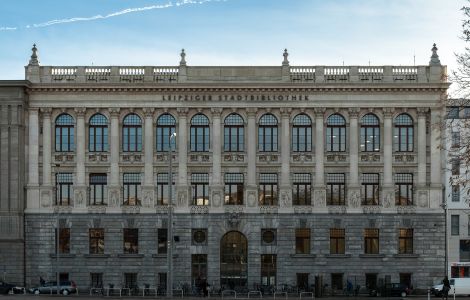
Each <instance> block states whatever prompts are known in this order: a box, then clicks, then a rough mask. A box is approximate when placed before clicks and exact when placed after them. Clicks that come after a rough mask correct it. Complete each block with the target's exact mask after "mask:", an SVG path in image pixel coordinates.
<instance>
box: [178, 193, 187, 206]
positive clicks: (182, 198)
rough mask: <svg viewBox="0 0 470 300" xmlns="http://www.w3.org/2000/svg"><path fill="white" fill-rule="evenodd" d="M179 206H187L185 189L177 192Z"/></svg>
mask: <svg viewBox="0 0 470 300" xmlns="http://www.w3.org/2000/svg"><path fill="white" fill-rule="evenodd" d="M177 205H178V206H179V207H185V206H187V197H186V192H185V191H179V192H178V204H177Z"/></svg>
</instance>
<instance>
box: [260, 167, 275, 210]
mask: <svg viewBox="0 0 470 300" xmlns="http://www.w3.org/2000/svg"><path fill="white" fill-rule="evenodd" d="M278 180H279V179H278V175H277V173H260V174H259V184H258V186H259V205H261V206H277V204H278V198H279V186H278V184H279V181H278ZM267 191H269V192H270V193H267ZM266 196H270V198H269V199H268V200H267V201H266Z"/></svg>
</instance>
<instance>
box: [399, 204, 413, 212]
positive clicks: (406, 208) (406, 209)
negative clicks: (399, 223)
mask: <svg viewBox="0 0 470 300" xmlns="http://www.w3.org/2000/svg"><path fill="white" fill-rule="evenodd" d="M415 212H416V207H415V206H414V205H399V206H397V213H399V214H414V213H415Z"/></svg>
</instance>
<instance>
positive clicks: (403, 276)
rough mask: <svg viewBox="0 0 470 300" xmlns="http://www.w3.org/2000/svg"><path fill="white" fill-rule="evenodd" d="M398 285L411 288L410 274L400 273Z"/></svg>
mask: <svg viewBox="0 0 470 300" xmlns="http://www.w3.org/2000/svg"><path fill="white" fill-rule="evenodd" d="M400 283H401V284H404V285H405V286H407V287H409V288H411V273H400Z"/></svg>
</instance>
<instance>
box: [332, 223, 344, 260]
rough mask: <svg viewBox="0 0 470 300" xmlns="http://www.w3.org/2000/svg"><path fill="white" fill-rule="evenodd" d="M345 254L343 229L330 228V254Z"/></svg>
mask: <svg viewBox="0 0 470 300" xmlns="http://www.w3.org/2000/svg"><path fill="white" fill-rule="evenodd" d="M345 253H346V236H345V229H344V228H330V254H345Z"/></svg>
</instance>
